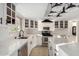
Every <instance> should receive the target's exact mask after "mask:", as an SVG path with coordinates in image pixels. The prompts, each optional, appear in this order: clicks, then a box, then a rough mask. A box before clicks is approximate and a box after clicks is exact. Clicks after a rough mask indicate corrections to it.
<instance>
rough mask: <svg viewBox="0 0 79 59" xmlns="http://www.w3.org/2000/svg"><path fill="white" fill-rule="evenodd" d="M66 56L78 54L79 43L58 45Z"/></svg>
mask: <svg viewBox="0 0 79 59" xmlns="http://www.w3.org/2000/svg"><path fill="white" fill-rule="evenodd" d="M58 48H59V49H61V50H62V51H63V52H64V53H65V54H66V55H68V56H79V43H72V44H65V45H61V46H58Z"/></svg>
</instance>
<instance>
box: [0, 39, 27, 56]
mask: <svg viewBox="0 0 79 59" xmlns="http://www.w3.org/2000/svg"><path fill="white" fill-rule="evenodd" d="M26 42H27V39H13V40H12V39H11V40H10V39H6V40H5V41H4V40H3V41H0V56H9V55H11V54H12V53H13V52H14V51H16V50H18V49H19V48H20V47H22V46H23V45H24V44H25V43H26Z"/></svg>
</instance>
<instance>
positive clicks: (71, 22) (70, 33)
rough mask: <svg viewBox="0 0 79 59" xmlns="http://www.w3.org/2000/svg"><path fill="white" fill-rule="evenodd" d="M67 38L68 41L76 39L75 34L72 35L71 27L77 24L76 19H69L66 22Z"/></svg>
mask: <svg viewBox="0 0 79 59" xmlns="http://www.w3.org/2000/svg"><path fill="white" fill-rule="evenodd" d="M68 24H69V25H68V38H69V42H71V41H76V39H77V38H76V36H74V35H72V27H73V26H77V21H69V23H68Z"/></svg>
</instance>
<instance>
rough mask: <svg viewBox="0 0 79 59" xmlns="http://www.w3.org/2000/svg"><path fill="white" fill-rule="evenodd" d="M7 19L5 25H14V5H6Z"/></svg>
mask: <svg viewBox="0 0 79 59" xmlns="http://www.w3.org/2000/svg"><path fill="white" fill-rule="evenodd" d="M6 8H7V18H6V24H8V23H9V24H15V5H14V4H12V3H7V6H6Z"/></svg>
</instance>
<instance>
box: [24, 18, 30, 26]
mask: <svg viewBox="0 0 79 59" xmlns="http://www.w3.org/2000/svg"><path fill="white" fill-rule="evenodd" d="M25 27H29V20H28V19H25Z"/></svg>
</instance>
